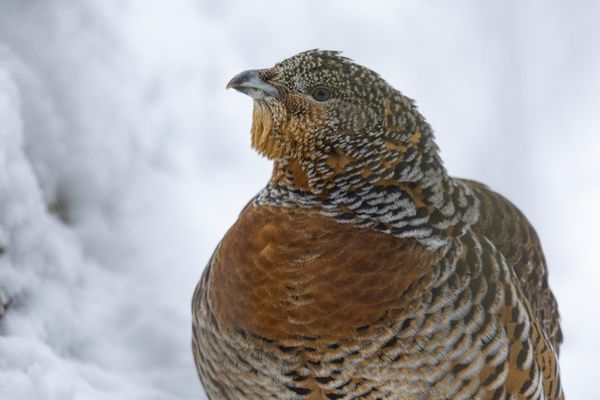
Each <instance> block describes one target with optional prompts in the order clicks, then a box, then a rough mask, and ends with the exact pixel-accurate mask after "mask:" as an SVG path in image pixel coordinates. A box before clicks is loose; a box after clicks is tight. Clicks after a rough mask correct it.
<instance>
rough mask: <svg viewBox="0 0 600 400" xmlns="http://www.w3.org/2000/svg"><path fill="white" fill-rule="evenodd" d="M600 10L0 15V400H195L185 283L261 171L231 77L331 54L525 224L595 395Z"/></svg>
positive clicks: (374, 8) (344, 7) (43, 4)
mask: <svg viewBox="0 0 600 400" xmlns="http://www.w3.org/2000/svg"><path fill="white" fill-rule="evenodd" d="M598 21H600V2H597V1H594V0H589V1H585V0H581V1H578V2H562V1H551V0H543V1H542V0H532V1H528V2H523V1H519V0H502V1H501V0H498V1H488V2H481V1H477V0H471V1H467V0H456V1H452V2H449V1H441V0H432V1H427V2H425V1H418V0H410V1H409V0H403V1H370V2H367V1H362V2H361V1H348V0H345V1H344V0H336V1H322V2H319V3H317V2H309V1H295V0H294V1H275V0H273V1H262V0H261V1H223V0H221V1H216V0H213V1H208V0H205V1H202V0H195V1H194V0H169V1H166V0H163V1H159V0H127V1H123V0H121V1H117V0H104V1H94V0H80V1H77V2H74V1H68V0H48V1H42V0H29V1H23V0H0V289H1V290H2V291H3V292H4V294H5V296H6V299H7V300H10V304H9V305H8V311H7V313H6V315H5V316H4V318H3V319H2V320H1V321H0V399H1V400H5V399H6V400H29V399H39V400H45V399H57V400H59V399H60V400H63V399H76V400H86V399H110V400H112V399H123V400H131V399H144V400H146V399H147V400H151V399H152V400H163V399H166V400H170V399H178V400H181V399H201V398H203V397H202V394H201V388H200V385H199V383H198V380H197V378H196V373H195V369H194V366H193V362H192V356H191V351H190V329H191V328H190V310H189V309H190V306H189V301H190V298H191V295H192V291H193V288H194V286H195V283H196V281H197V279H198V277H199V276H200V274H201V271H202V269H203V267H204V264H205V262H206V261H207V260H208V257H209V255H210V253H211V252H212V250H213V248H214V247H215V245H216V244H217V242H218V240H219V239H220V238H221V237H222V235H223V234H224V232H225V231H226V229H227V228H228V227H229V226H230V225H231V224H232V222H233V221H234V220H235V218H236V217H237V214H238V212H239V211H240V209H241V208H242V206H243V205H244V204H245V203H246V201H247V200H248V199H249V198H250V197H251V196H252V195H253V194H254V193H256V192H257V191H258V190H259V189H260V188H262V186H263V185H264V184H265V183H266V182H267V179H268V176H269V174H270V163H269V162H267V161H266V160H264V159H261V158H260V157H259V156H257V155H256V154H254V153H253V152H252V151H251V150H250V146H249V127H250V115H251V101H250V100H249V99H248V98H247V97H245V96H242V95H239V94H237V93H234V92H226V91H225V90H224V86H225V83H226V82H227V81H228V80H229V78H231V77H232V76H233V75H234V74H236V73H238V72H240V71H242V70H245V69H249V68H258V67H267V66H271V65H272V64H274V63H275V62H277V61H279V60H281V59H283V58H286V57H288V56H291V55H293V54H295V53H297V52H299V51H302V50H306V49H310V48H317V47H318V48H323V49H337V50H343V51H344V53H345V55H346V56H348V57H351V58H353V59H355V60H356V61H357V62H359V63H361V64H364V65H366V66H369V67H371V68H372V69H374V70H376V71H378V72H380V73H381V75H382V76H383V77H384V78H386V79H387V80H388V81H389V82H390V83H392V84H393V85H394V86H395V87H397V88H399V89H400V90H401V91H403V92H404V93H405V94H407V95H408V96H410V97H412V98H414V99H416V100H417V103H418V104H419V105H420V109H421V111H422V112H423V113H424V114H425V115H426V117H427V118H428V119H429V121H430V122H431V124H432V125H433V127H434V129H435V130H436V132H437V138H438V143H439V145H440V147H441V148H442V156H443V158H444V159H445V162H446V166H447V167H448V169H449V170H450V172H451V173H452V174H453V175H457V176H461V177H468V178H471V179H477V180H480V181H483V182H485V183H487V184H488V185H490V186H491V187H492V188H494V189H496V190H498V191H499V192H501V193H503V194H504V195H506V196H507V197H508V198H510V199H511V200H513V201H514V202H515V203H516V204H517V205H518V206H519V207H521V208H522V210H523V211H524V212H525V214H526V215H527V216H528V217H529V218H530V220H531V221H532V222H533V224H534V226H535V227H536V228H537V230H538V232H539V234H540V236H541V239H542V243H543V245H544V248H545V251H546V256H547V259H548V263H549V266H550V270H551V275H550V280H551V286H552V287H553V289H554V291H555V294H556V296H557V298H558V301H559V304H560V310H561V313H562V318H563V319H562V320H563V327H564V333H565V338H566V340H565V343H564V345H563V348H562V351H561V367H562V376H563V381H564V387H565V391H566V394H567V397H568V398H570V399H599V398H600V394H598V392H600V390H599V389H598V388H597V376H598V369H597V359H598V357H600V341H599V340H598V338H600V322H599V321H598V319H599V317H600V313H599V312H598V307H599V306H600V300H599V295H598V292H599V290H598V288H597V287H598V282H600V269H599V268H598V262H597V261H596V260H597V253H596V251H597V247H598V238H599V234H598V230H597V227H598V225H599V223H600V211H599V210H600V161H599V155H600V132H599V128H600V120H599V117H598V115H599V114H600V111H599V110H600V24H599V23H598Z"/></svg>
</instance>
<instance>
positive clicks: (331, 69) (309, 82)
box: [227, 50, 424, 161]
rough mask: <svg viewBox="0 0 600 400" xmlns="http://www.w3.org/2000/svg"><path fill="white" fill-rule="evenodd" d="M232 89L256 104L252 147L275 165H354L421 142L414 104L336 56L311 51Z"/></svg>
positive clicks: (252, 74) (242, 78)
mask: <svg viewBox="0 0 600 400" xmlns="http://www.w3.org/2000/svg"><path fill="white" fill-rule="evenodd" d="M227 88H234V89H236V90H238V91H240V92H242V93H245V94H247V95H249V96H250V97H252V98H253V99H254V111H253V120H252V146H253V147H254V148H255V149H256V150H257V151H258V152H259V153H261V154H263V155H264V156H266V157H267V158H270V159H274V160H282V159H287V160H297V161H306V160H313V161H314V160H317V159H323V158H326V157H330V156H331V155H336V154H337V155H342V156H344V157H350V158H352V159H356V158H360V157H361V156H362V155H364V154H373V152H377V151H379V150H385V149H386V148H389V147H390V146H392V147H394V146H395V148H396V149H400V150H401V149H403V148H406V146H410V145H411V144H414V142H415V140H414V137H413V135H414V134H419V135H420V133H419V132H417V130H418V127H416V123H417V120H418V119H419V118H416V117H415V115H416V116H419V114H418V113H417V112H416V109H415V108H414V105H413V103H412V101H411V100H410V99H408V98H407V97H404V96H403V95H401V94H400V92H398V91H397V90H395V89H394V88H393V87H392V86H390V85H389V84H388V83H387V82H386V81H385V80H383V79H382V78H381V77H380V76H379V75H378V74H377V73H376V72H374V71H372V70H370V69H368V68H365V67H363V66H361V65H358V64H356V63H354V62H353V61H352V60H350V59H348V58H345V57H343V56H341V55H340V54H339V52H336V51H320V50H309V51H306V52H303V53H300V54H297V55H295V56H293V57H291V58H288V59H286V60H284V61H281V62H279V63H278V64H276V65H275V66H274V67H272V68H266V69H259V70H249V71H245V72H242V73H240V74H238V75H236V76H235V77H234V78H233V79H232V80H231V81H230V82H229V83H228V84H227ZM415 118H416V119H417V120H416V119H415ZM423 122H424V120H423ZM419 137H420V136H419Z"/></svg>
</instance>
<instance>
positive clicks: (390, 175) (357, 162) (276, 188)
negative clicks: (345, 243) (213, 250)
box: [255, 135, 478, 249]
mask: <svg viewBox="0 0 600 400" xmlns="http://www.w3.org/2000/svg"><path fill="white" fill-rule="evenodd" d="M376 145H377V144H376ZM419 146H420V148H419V149H418V150H419V151H410V150H407V146H404V145H401V144H397V143H395V142H393V141H389V140H383V141H382V142H381V143H380V147H379V148H377V149H375V148H373V149H365V150H364V151H363V153H364V154H361V155H360V157H357V156H355V155H348V154H346V153H343V152H335V153H333V154H330V155H328V156H326V157H320V158H318V159H315V160H303V161H297V160H278V161H276V162H275V164H274V168H273V175H272V178H271V181H270V182H269V184H268V185H267V187H266V188H265V189H263V191H262V192H261V193H260V194H259V196H258V197H257V199H256V200H255V203H256V204H259V205H260V204H269V205H272V206H276V207H294V208H303V209H312V210H316V211H318V212H320V213H322V214H323V215H325V216H329V217H332V218H335V219H337V220H338V221H340V222H344V223H350V224H353V225H355V226H357V227H364V228H367V227H368V228H373V229H376V230H379V231H382V232H385V233H389V234H392V235H395V236H399V237H414V238H416V239H417V240H419V241H420V242H421V243H422V244H423V245H425V246H427V247H430V248H433V249H435V248H439V247H440V246H443V245H444V244H446V243H448V241H449V240H450V238H452V237H454V236H459V235H462V234H463V233H464V231H465V230H466V229H467V228H468V227H469V226H470V225H472V224H473V223H475V222H476V220H477V218H478V212H477V210H478V204H477V199H476V198H475V197H474V195H473V194H472V193H471V192H470V190H469V189H468V188H466V187H465V186H464V185H462V184H461V183H460V182H459V181H455V180H453V179H452V178H450V177H449V176H448V174H447V173H446V170H445V168H444V166H443V165H442V161H441V159H440V157H439V155H438V152H437V146H436V145H435V144H434V142H433V139H432V135H429V136H428V137H422V136H419ZM409 147H410V146H409Z"/></svg>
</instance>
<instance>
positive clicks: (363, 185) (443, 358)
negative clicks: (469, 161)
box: [192, 50, 563, 400]
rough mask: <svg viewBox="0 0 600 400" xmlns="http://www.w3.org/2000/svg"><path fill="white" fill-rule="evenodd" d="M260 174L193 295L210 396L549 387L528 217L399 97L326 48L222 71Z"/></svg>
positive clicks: (539, 392)
mask: <svg viewBox="0 0 600 400" xmlns="http://www.w3.org/2000/svg"><path fill="white" fill-rule="evenodd" d="M229 86H230V87H234V88H236V89H238V90H240V91H242V92H244V93H247V94H249V95H250V96H251V97H253V98H254V114H253V124H252V129H251V135H252V146H253V147H254V148H255V149H256V150H257V151H258V152H260V153H261V154H263V155H265V156H267V157H269V158H271V159H273V160H274V169H273V175H272V177H271V180H270V182H269V184H268V185H267V187H265V188H264V189H263V190H262V191H261V192H260V193H259V194H258V195H257V196H256V198H254V199H253V200H252V201H251V202H250V203H249V204H248V205H247V206H246V207H245V208H244V210H243V211H242V213H241V215H240V217H239V218H238V220H237V221H236V222H235V224H234V225H233V226H232V227H231V228H230V230H229V231H228V232H227V234H226V235H225V237H224V238H223V240H222V241H221V243H220V244H219V246H218V247H217V249H216V250H215V252H214V254H213V256H212V257H211V260H210V261H209V264H208V266H207V268H206V269H205V271H204V273H203V275H202V278H201V280H200V282H199V283H198V286H197V289H196V292H195V294H194V298H193V302H192V311H193V317H194V318H193V319H194V321H193V323H194V327H193V350H194V357H195V360H196V366H197V369H198V373H199V376H200V379H201V381H202V383H203V385H204V388H205V389H206V392H207V394H208V396H209V398H211V399H212V400H217V399H311V400H317V399H423V400H425V399H465V400H466V399H475V398H476V399H509V398H510V399H563V394H562V388H561V384H560V377H559V370H558V350H559V346H560V343H561V340H562V335H561V331H560V325H559V320H558V311H557V306H556V301H555V300H554V297H553V295H552V293H551V291H550V289H549V288H548V282H547V269H546V266H545V261H544V257H543V253H542V250H541V246H540V244H539V240H538V238H537V235H536V234H535V231H534V230H533V228H532V227H531V225H530V224H529V222H528V221H527V219H526V218H525V217H524V216H523V215H522V214H521V213H520V211H519V210H518V209H517V208H516V207H515V206H514V205H512V204H511V203H510V202H509V201H508V200H506V199H504V198H503V197H501V196H500V195H498V194H496V193H494V192H492V191H490V190H489V189H487V188H486V187H485V186H483V185H481V184H478V183H476V182H472V181H465V180H459V179H454V178H451V177H450V176H448V175H447V173H446V171H445V169H444V167H443V165H442V162H441V159H440V158H439V155H438V151H437V146H436V145H435V143H434V141H433V133H432V130H431V128H430V127H429V125H428V124H427V122H426V121H425V119H424V118H423V117H422V116H421V115H420V114H419V113H418V111H417V110H416V108H415V106H414V104H413V102H412V101H411V100H410V99H408V98H406V97H405V96H403V95H402V94H401V93H400V92H398V91H396V90H395V89H393V88H392V87H391V86H389V85H388V84H387V83H386V82H385V81H384V80H383V79H381V78H380V77H379V76H378V75H377V74H376V73H374V72H373V71H370V70H368V69H367V68H364V67H361V66H359V65H357V64H355V63H353V62H352V61H351V60H349V59H346V58H343V57H341V56H340V55H339V54H338V53H336V52H327V51H317V50H313V51H309V52H305V53H301V54H299V55H297V56H294V57H292V58H290V59H288V60H284V61H283V62H281V63H279V64H277V65H276V66H275V67H273V68H269V69H264V70H259V71H247V72H244V73H242V74H240V75H238V76H237V77H235V78H234V79H233V80H232V81H231V82H230V84H229Z"/></svg>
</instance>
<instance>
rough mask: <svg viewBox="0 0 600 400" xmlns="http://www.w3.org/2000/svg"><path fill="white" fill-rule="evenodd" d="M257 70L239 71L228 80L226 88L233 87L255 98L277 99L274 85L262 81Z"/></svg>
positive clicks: (277, 93)
mask: <svg viewBox="0 0 600 400" xmlns="http://www.w3.org/2000/svg"><path fill="white" fill-rule="evenodd" d="M258 72H259V71H258V70H256V69H251V70H249V71H244V72H241V73H239V74H237V75H236V76H234V77H233V78H232V79H231V80H230V81H229V83H228V84H227V86H226V88H227V89H229V88H232V89H235V90H237V91H239V92H242V93H244V94H247V95H248V96H250V97H252V98H253V99H256V100H260V99H264V98H265V97H274V98H276V99H279V98H280V97H279V92H278V91H277V89H276V88H275V86H273V85H270V84H268V83H267V82H265V81H263V80H262V79H261V78H260V76H259V74H258Z"/></svg>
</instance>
